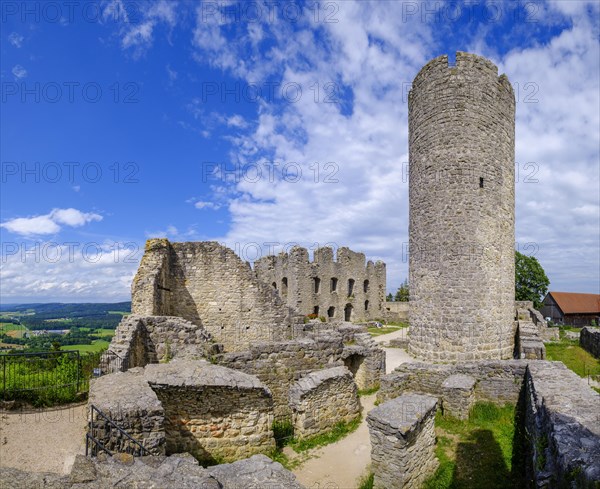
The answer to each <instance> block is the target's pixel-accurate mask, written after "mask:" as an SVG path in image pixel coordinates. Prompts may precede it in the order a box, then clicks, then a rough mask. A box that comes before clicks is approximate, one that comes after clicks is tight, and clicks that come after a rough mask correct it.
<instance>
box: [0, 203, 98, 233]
mask: <svg viewBox="0 0 600 489" xmlns="http://www.w3.org/2000/svg"><path fill="white" fill-rule="evenodd" d="M101 220H102V216H101V215H100V214H95V213H93V212H81V211H79V210H77V209H73V208H68V209H53V210H52V211H50V212H49V213H48V214H45V215H41V216H33V217H17V218H15V219H9V220H8V221H5V222H3V223H2V224H0V227H3V228H5V229H6V230H8V231H10V232H11V233H14V234H18V235H21V236H36V235H44V234H56V233H58V232H59V231H60V230H61V225H65V226H71V227H80V226H83V225H84V224H87V223H89V222H92V221H101Z"/></svg>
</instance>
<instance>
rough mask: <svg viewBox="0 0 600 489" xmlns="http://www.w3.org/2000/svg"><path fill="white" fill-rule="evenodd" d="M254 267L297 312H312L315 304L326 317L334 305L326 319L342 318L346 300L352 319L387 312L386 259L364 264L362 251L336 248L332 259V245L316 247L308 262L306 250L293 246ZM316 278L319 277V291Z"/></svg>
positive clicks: (366, 317)
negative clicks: (335, 256)
mask: <svg viewBox="0 0 600 489" xmlns="http://www.w3.org/2000/svg"><path fill="white" fill-rule="evenodd" d="M254 270H255V272H256V274H257V276H258V278H259V279H260V280H262V281H263V282H265V283H266V284H269V285H270V286H271V287H272V288H273V289H275V288H276V289H277V292H278V294H279V296H280V297H281V298H282V300H283V301H284V302H286V303H287V305H288V306H289V307H291V308H293V309H295V310H296V311H298V312H299V313H300V314H303V315H308V314H313V313H314V312H315V308H316V307H318V314H319V316H324V317H326V318H328V311H329V310H330V308H331V307H333V308H335V311H334V314H333V317H330V318H328V319H329V320H331V319H333V320H344V319H345V314H344V310H345V308H346V306H347V305H348V304H350V305H351V306H352V312H351V316H350V319H351V320H352V321H363V320H370V319H376V318H382V317H384V316H385V314H386V311H385V290H386V270H385V263H383V262H381V261H378V262H376V263H373V262H372V261H369V262H367V263H366V264H365V255H364V254H363V253H356V252H354V251H351V250H350V249H348V248H339V249H338V252H337V260H334V258H333V250H332V249H331V248H328V247H326V248H319V249H317V250H315V254H314V260H313V261H312V262H311V261H310V260H309V256H308V251H307V250H306V249H305V248H301V247H298V246H296V247H294V248H292V249H291V250H290V252H289V253H280V254H279V255H277V256H266V257H264V258H261V259H260V260H257V261H256V262H254ZM315 279H317V280H318V281H319V289H318V291H316V286H315ZM332 279H337V285H336V287H335V290H332ZM349 280H354V286H353V290H352V293H349V290H348V282H349ZM285 281H287V288H286V286H285V285H284V283H285ZM365 282H367V285H366V291H365ZM367 301H368V303H367Z"/></svg>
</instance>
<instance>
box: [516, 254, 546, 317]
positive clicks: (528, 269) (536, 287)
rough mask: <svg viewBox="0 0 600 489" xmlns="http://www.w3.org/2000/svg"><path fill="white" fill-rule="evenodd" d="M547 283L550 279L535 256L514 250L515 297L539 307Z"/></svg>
mask: <svg viewBox="0 0 600 489" xmlns="http://www.w3.org/2000/svg"><path fill="white" fill-rule="evenodd" d="M548 285H550V280H548V277H547V276H546V272H544V269H543V268H542V265H540V262H539V261H537V258H535V257H533V256H526V255H524V254H522V253H519V252H518V251H515V299H516V300H518V301H532V302H533V307H535V308H536V309H539V308H540V307H541V305H542V300H543V298H544V296H545V295H546V293H547V292H548Z"/></svg>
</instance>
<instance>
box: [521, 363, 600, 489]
mask: <svg viewBox="0 0 600 489" xmlns="http://www.w3.org/2000/svg"><path fill="white" fill-rule="evenodd" d="M525 427H526V431H527V436H528V438H529V440H530V447H529V448H530V451H531V453H530V457H529V460H530V462H531V464H530V467H529V470H530V472H531V474H530V478H532V479H533V480H534V481H535V485H536V487H547V488H553V487H581V488H588V487H589V488H593V487H599V486H600V394H598V393H597V392H595V391H593V390H592V389H591V388H590V387H588V386H587V384H586V383H585V380H583V379H581V378H580V377H578V376H577V375H576V374H575V373H573V372H572V371H571V370H569V369H568V368H567V367H565V366H564V365H563V364H562V363H561V362H531V363H530V364H529V366H528V368H527V372H526V376H525Z"/></svg>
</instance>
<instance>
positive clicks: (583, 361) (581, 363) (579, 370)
mask: <svg viewBox="0 0 600 489" xmlns="http://www.w3.org/2000/svg"><path fill="white" fill-rule="evenodd" d="M546 359H547V360H558V361H561V362H563V363H564V364H565V365H566V366H567V367H568V368H569V369H571V370H572V371H573V372H575V373H576V374H577V375H579V376H580V377H587V376H588V375H591V376H592V377H594V376H598V375H600V360H599V359H597V358H595V357H594V356H593V355H592V354H590V353H588V352H587V351H585V350H584V349H583V348H581V347H580V346H579V344H578V343H577V341H574V340H566V339H564V340H562V341H560V342H555V343H546Z"/></svg>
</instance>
